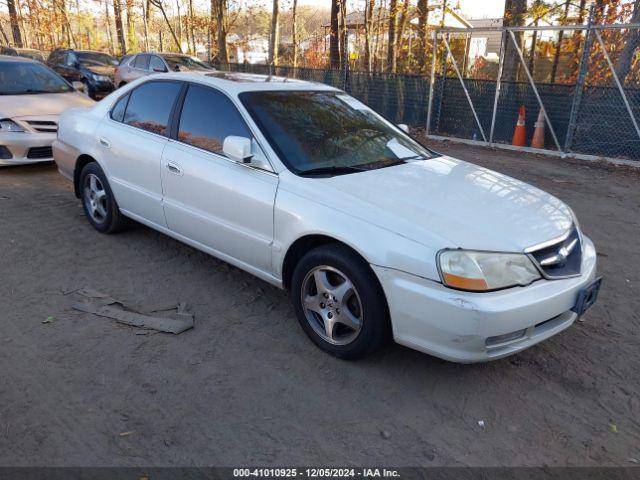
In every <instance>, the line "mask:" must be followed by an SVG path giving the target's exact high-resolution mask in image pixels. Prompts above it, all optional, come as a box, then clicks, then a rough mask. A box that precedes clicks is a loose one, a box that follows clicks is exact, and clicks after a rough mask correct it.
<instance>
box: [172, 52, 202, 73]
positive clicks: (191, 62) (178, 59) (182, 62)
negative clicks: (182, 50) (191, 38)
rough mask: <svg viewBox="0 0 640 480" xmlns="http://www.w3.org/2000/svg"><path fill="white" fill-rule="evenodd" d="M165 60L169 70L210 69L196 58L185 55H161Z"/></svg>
mask: <svg viewBox="0 0 640 480" xmlns="http://www.w3.org/2000/svg"><path fill="white" fill-rule="evenodd" d="M162 58H164V60H165V62H167V65H169V69H170V70H174V71H177V70H211V67H209V66H207V65H205V64H204V63H203V62H201V61H200V60H198V59H197V58H193V57H188V56H186V55H163V56H162Z"/></svg>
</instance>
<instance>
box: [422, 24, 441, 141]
mask: <svg viewBox="0 0 640 480" xmlns="http://www.w3.org/2000/svg"><path fill="white" fill-rule="evenodd" d="M431 42H432V44H433V53H432V54H431V78H430V80H429V104H428V107H427V126H426V127H427V128H426V129H425V137H426V136H428V135H429V129H430V128H431V110H432V108H433V93H434V84H435V81H436V57H437V56H438V31H437V30H434V31H433V33H432V34H431Z"/></svg>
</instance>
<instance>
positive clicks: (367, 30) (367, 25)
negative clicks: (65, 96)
mask: <svg viewBox="0 0 640 480" xmlns="http://www.w3.org/2000/svg"><path fill="white" fill-rule="evenodd" d="M375 5H376V1H375V0H366V2H365V4H364V63H365V67H366V69H367V72H371V70H372V69H373V46H372V43H373V42H372V38H371V33H372V32H371V31H372V27H373V10H374V8H375Z"/></svg>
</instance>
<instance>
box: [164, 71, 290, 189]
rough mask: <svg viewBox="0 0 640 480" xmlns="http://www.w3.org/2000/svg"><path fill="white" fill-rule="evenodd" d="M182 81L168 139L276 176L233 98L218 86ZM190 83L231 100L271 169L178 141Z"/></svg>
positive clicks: (271, 163)
mask: <svg viewBox="0 0 640 480" xmlns="http://www.w3.org/2000/svg"><path fill="white" fill-rule="evenodd" d="M183 83H184V84H185V88H183V90H182V91H181V94H180V95H178V101H177V102H176V104H175V105H174V108H175V111H174V112H173V114H174V115H172V116H171V117H170V118H171V136H170V137H169V140H170V141H173V142H176V143H179V144H180V145H186V146H187V147H191V148H195V149H196V150H198V151H201V152H206V153H210V154H212V155H215V156H216V157H219V158H222V159H224V160H226V161H227V162H231V163H234V164H236V165H242V166H243V167H246V168H251V169H252V170H257V171H259V172H264V173H268V174H271V175H275V176H276V177H277V176H278V173H277V171H276V169H275V168H274V167H273V162H272V161H271V159H270V158H269V155H268V154H267V150H265V149H264V147H263V146H262V143H261V142H260V140H259V139H258V137H257V135H256V134H255V132H254V130H253V129H252V128H251V124H250V122H248V121H247V119H246V117H245V115H243V113H242V110H241V109H240V108H238V104H237V103H236V102H234V101H233V98H231V96H229V95H227V94H226V93H225V92H223V91H222V90H220V89H218V88H215V87H212V86H211V85H206V84H204V83H198V82H189V81H183ZM191 85H196V86H199V87H202V88H206V89H209V90H213V91H214V92H216V93H219V94H221V95H223V96H224V97H225V98H227V99H228V100H229V101H230V102H231V105H233V107H234V108H235V109H236V112H238V114H239V115H240V118H241V120H242V122H243V123H244V125H245V127H247V130H248V131H249V133H251V137H252V140H253V141H255V142H256V143H257V144H258V147H259V148H260V150H261V151H262V154H263V155H264V157H265V158H266V159H267V162H268V163H269V166H270V167H271V170H272V171H269V170H264V169H262V168H258V167H255V166H253V165H250V164H244V163H239V162H236V161H235V160H232V159H230V158H229V157H227V156H226V155H222V154H220V153H216V152H212V151H211V150H206V149H204V148H201V147H197V146H195V145H191V144H190V143H186V142H182V141H180V139H179V138H178V129H179V128H180V116H181V115H182V108H183V107H184V99H185V98H186V96H187V91H188V90H189V87H190V86H191Z"/></svg>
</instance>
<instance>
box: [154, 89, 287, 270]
mask: <svg viewBox="0 0 640 480" xmlns="http://www.w3.org/2000/svg"><path fill="white" fill-rule="evenodd" d="M177 131H178V138H177V139H176V140H170V141H169V142H168V143H167V146H166V147H165V149H164V153H163V155H162V169H161V170H162V186H163V191H164V197H163V203H164V211H165V215H166V218H167V224H168V227H169V228H170V229H171V230H173V231H175V232H176V233H178V234H180V235H183V236H185V237H187V238H189V239H191V240H193V241H195V242H198V243H200V244H202V245H204V246H206V247H209V248H210V249H213V250H215V251H216V252H217V253H218V255H219V256H220V257H222V258H225V259H229V260H231V259H233V260H236V261H237V262H239V263H241V264H244V265H247V266H249V267H252V268H255V269H258V270H261V271H263V272H266V273H271V243H272V240H273V205H274V201H275V196H276V190H277V187H278V177H277V175H275V174H274V173H272V172H267V171H264V170H260V169H257V168H253V167H250V166H246V165H243V164H239V163H236V162H234V161H232V160H230V159H229V158H227V157H225V156H224V154H223V153H222V143H223V141H224V139H225V137H227V136H229V135H237V136H242V137H248V138H253V136H252V134H251V132H250V130H249V128H248V127H247V125H246V124H245V122H244V120H243V119H242V117H241V115H240V113H239V112H238V110H237V108H236V107H235V105H234V104H233V103H232V102H231V100H229V98H228V97H226V96H225V95H224V94H222V93H221V92H219V91H217V90H215V89H213V88H209V87H205V86H202V85H196V84H191V85H190V86H189V89H188V91H187V93H186V96H185V99H184V104H183V107H182V112H181V114H180V117H179V125H178V129H177ZM253 145H254V146H253V148H254V153H255V154H256V155H263V154H262V152H261V150H260V147H259V146H258V144H257V143H256V142H255V140H253Z"/></svg>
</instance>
